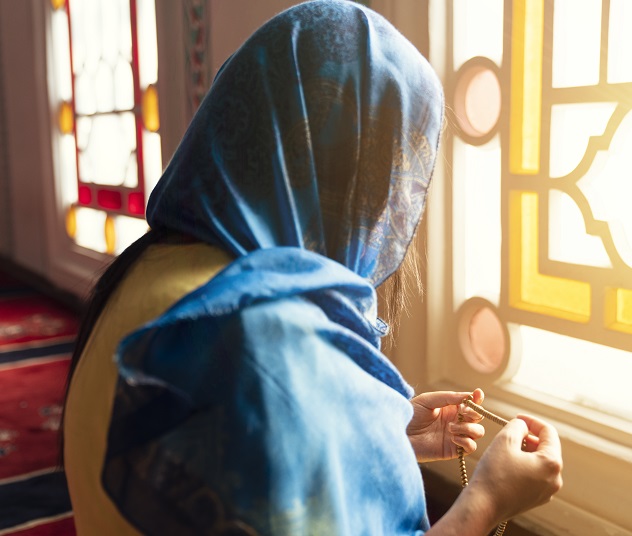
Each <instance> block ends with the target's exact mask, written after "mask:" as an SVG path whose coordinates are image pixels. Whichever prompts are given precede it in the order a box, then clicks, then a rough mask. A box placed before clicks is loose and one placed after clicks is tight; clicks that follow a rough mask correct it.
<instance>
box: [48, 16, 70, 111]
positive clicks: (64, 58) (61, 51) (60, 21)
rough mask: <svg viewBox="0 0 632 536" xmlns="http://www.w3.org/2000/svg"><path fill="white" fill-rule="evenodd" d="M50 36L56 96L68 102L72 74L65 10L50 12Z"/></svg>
mask: <svg viewBox="0 0 632 536" xmlns="http://www.w3.org/2000/svg"><path fill="white" fill-rule="evenodd" d="M51 38H52V41H53V63H54V65H53V68H54V71H53V72H54V73H55V75H54V76H55V91H56V98H57V99H59V100H61V101H66V102H70V100H71V99H72V76H71V73H70V41H69V37H68V17H67V15H66V11H65V10H63V9H58V10H56V11H53V13H52V14H51Z"/></svg>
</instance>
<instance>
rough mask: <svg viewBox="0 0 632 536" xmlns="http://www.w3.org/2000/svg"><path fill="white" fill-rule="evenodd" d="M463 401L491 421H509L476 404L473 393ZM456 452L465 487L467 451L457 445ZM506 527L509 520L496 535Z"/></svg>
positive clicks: (503, 422) (497, 530)
mask: <svg viewBox="0 0 632 536" xmlns="http://www.w3.org/2000/svg"><path fill="white" fill-rule="evenodd" d="M462 403H463V404H464V405H466V406H467V407H469V408H472V409H473V410H474V411H476V413H478V414H479V415H482V416H483V417H485V418H486V419H489V420H490V421H492V422H495V423H496V424H499V425H500V426H505V425H506V424H507V423H508V422H509V421H507V420H505V419H503V418H502V417H499V416H498V415H495V414H494V413H492V412H491V411H487V410H486V409H485V408H483V407H482V406H479V405H478V404H475V403H474V402H473V401H472V395H469V396H468V397H466V398H464V399H463V402H462ZM459 422H463V415H462V414H461V413H459ZM456 452H457V454H458V455H459V470H460V472H461V484H462V485H463V487H465V486H467V485H468V479H467V469H466V468H465V452H464V451H463V447H460V446H457V447H456ZM505 528H507V522H506V521H503V522H502V523H501V524H500V525H498V527H497V528H496V532H495V533H494V536H502V534H503V533H504V532H505Z"/></svg>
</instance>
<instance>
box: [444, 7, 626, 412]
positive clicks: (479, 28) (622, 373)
mask: <svg viewBox="0 0 632 536" xmlns="http://www.w3.org/2000/svg"><path fill="white" fill-rule="evenodd" d="M448 10H449V14H450V16H449V20H450V21H451V24H452V35H453V39H452V42H451V43H448V72H447V81H448V83H447V92H448V103H449V107H450V114H449V115H450V117H451V119H452V121H451V122H452V127H453V128H452V129H450V131H449V132H448V135H447V136H446V139H445V149H446V151H445V152H446V154H447V155H448V162H447V164H448V165H447V166H446V169H447V171H448V178H447V180H448V181H450V184H451V185H452V187H451V191H450V195H449V197H448V199H447V207H448V213H449V214H451V223H452V226H453V237H452V238H453V244H452V251H450V252H449V254H450V256H451V270H452V273H453V276H454V277H453V280H454V286H453V289H452V296H453V310H454V315H455V316H454V318H455V323H456V324H457V325H458V333H459V340H460V347H461V350H462V354H463V358H464V363H466V366H467V367H468V371H469V372H468V374H469V373H473V374H480V375H481V376H480V377H482V378H484V377H488V378H489V379H490V381H491V382H495V383H497V384H498V383H505V384H506V383H507V382H511V384H512V385H513V386H522V387H523V388H524V389H528V390H530V391H532V392H533V391H535V392H539V393H541V394H542V395H544V396H551V397H554V398H551V399H550V400H554V399H557V400H563V401H566V402H569V403H573V404H577V405H580V406H582V407H585V408H591V409H594V410H598V411H599V412H601V413H605V414H609V415H612V416H616V417H619V418H622V419H625V420H628V421H630V420H632V417H631V414H630V412H629V411H628V410H627V406H628V400H629V396H628V393H629V389H628V385H629V381H630V378H632V353H631V350H632V210H631V209H630V206H631V204H630V200H632V180H630V178H631V177H630V170H631V169H632V113H631V110H632V62H631V61H630V50H631V49H632V32H630V28H632V2H630V1H629V0H609V1H608V0H603V1H601V0H583V1H581V2H578V1H577V0H554V1H548V0H547V1H546V2H545V0H514V1H513V2H503V0H477V1H476V2H472V1H471V0H453V1H452V2H450V3H449V7H448Z"/></svg>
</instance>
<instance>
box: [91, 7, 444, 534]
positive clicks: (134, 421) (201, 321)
mask: <svg viewBox="0 0 632 536" xmlns="http://www.w3.org/2000/svg"><path fill="white" fill-rule="evenodd" d="M442 99H443V97H442V91H441V88H440V85H439V82H438V80H437V77H436V75H435V74H434V73H433V72H432V70H431V69H430V67H429V66H428V64H427V62H426V61H425V60H424V59H423V57H422V56H421V55H420V54H419V53H418V52H417V51H416V50H415V49H414V47H413V46H412V45H411V44H410V43H409V42H408V41H406V39H404V37H402V36H401V34H399V33H398V32H397V31H396V30H395V29H394V28H393V27H392V26H391V25H390V24H389V23H388V22H386V21H385V20H384V19H383V18H382V17H380V16H379V15H377V14H376V13H374V12H372V11H371V10H369V9H367V8H365V7H362V6H359V5H357V4H355V3H353V2H349V1H347V0H316V1H313V2H308V3H305V4H301V5H299V6H297V7H295V8H292V9H290V10H288V11H285V12H284V13H282V14H280V15H278V16H277V17H275V18H273V19H272V20H271V21H269V22H268V23H267V24H265V25H264V26H263V27H262V28H261V29H260V30H258V31H257V32H256V33H255V34H254V35H253V36H252V37H251V38H250V39H249V40H248V41H247V42H246V43H245V44H244V45H243V46H242V47H241V48H240V49H239V50H238V51H237V52H236V53H235V54H234V55H233V56H232V57H231V58H230V59H229V60H228V61H227V62H226V63H225V65H224V66H223V67H222V69H221V70H220V72H219V73H218V75H217V77H216V80H215V82H214V83H213V86H212V87H211V90H210V91H209V94H208V95H207V97H206V99H205V100H204V102H203V103H202V105H201V108H200V110H199V111H198V113H197V114H196V116H195V118H194V119H193V122H192V124H191V126H190V128H189V130H188V131H187V133H186V135H185V137H184V139H183V141H182V144H181V146H180V147H179V149H178V150H177V152H176V154H175V156H174V158H173V160H172V162H171V163H170V164H169V166H168V168H167V170H166V171H165V174H164V176H163V178H162V179H161V181H160V182H159V183H158V185H157V187H156V189H155V190H154V193H153V194H152V197H151V199H150V203H149V207H148V217H149V218H148V219H149V222H150V224H151V226H152V227H153V228H167V229H171V230H175V231H180V232H183V233H186V234H188V235H192V236H194V237H196V238H198V239H199V240H201V241H203V242H206V243H209V244H212V245H215V246H219V247H220V248H222V249H224V250H227V251H229V252H231V253H233V254H234V255H235V260H234V261H233V262H232V263H230V264H229V265H228V266H227V267H226V268H225V269H224V270H223V271H221V272H220V273H218V274H217V275H216V276H215V277H213V278H212V279H211V280H210V281H209V282H208V283H206V284H205V285H202V286H201V287H200V288H198V289H196V290H195V291H193V292H191V293H190V294H188V295H187V296H185V297H184V298H182V299H181V300H180V301H179V302H177V303H176V304H174V305H173V306H172V307H171V308H170V309H169V310H168V311H166V312H165V313H164V314H163V315H161V316H160V317H158V318H156V319H155V320H153V321H151V322H150V323H148V324H146V325H145V326H143V327H142V328H140V329H138V330H136V331H135V332H133V333H131V334H130V335H128V336H127V337H126V338H125V339H123V341H121V343H120V344H119V347H118V349H117V355H116V361H117V364H118V368H119V381H118V384H117V390H116V395H115V402H114V407H113V411H112V419H111V423H110V428H109V431H108V447H107V454H106V458H105V461H104V468H103V474H102V477H103V485H104V488H105V489H106V491H107V493H108V494H109V496H110V497H111V499H112V500H113V502H114V503H115V504H116V505H117V507H118V508H119V510H120V511H121V512H122V513H123V514H124V515H125V516H126V517H127V518H128V519H129V520H130V521H131V522H132V523H133V524H134V525H135V526H137V527H138V528H139V529H140V530H142V532H143V533H146V534H213V535H215V534H222V535H228V534H248V535H252V534H255V533H257V534H261V535H266V536H291V535H295V534H314V535H316V534H318V535H319V534H332V535H334V534H367V535H368V534H375V535H385V534H388V535H389V536H395V535H402V536H403V535H407V536H410V535H420V534H422V533H423V531H425V530H427V528H428V526H429V524H428V519H427V516H426V514H425V499H424V492H423V487H422V483H421V479H420V476H419V470H418V467H417V463H416V460H415V456H414V453H413V451H412V447H411V445H410V442H409V441H408V438H407V436H406V426H407V424H408V422H409V421H410V419H411V417H412V407H411V404H410V403H409V401H408V397H410V396H411V395H412V392H413V391H412V389H411V387H410V386H409V385H408V384H407V383H406V382H405V381H404V379H403V378H402V377H401V375H400V374H399V372H398V371H397V370H396V369H395V368H394V367H393V366H392V364H391V363H390V362H389V361H388V360H387V359H386V357H385V356H384V355H383V354H382V353H381V352H380V351H379V347H380V337H381V336H383V335H384V333H385V332H386V327H385V325H384V324H383V323H382V322H381V321H380V320H379V319H378V318H377V307H376V293H375V288H374V286H376V285H378V284H379V283H381V282H382V281H383V280H384V279H385V278H387V277H388V276H389V275H390V274H391V273H393V271H394V270H396V269H397V268H398V266H399V265H400V263H401V262H402V259H403V257H404V255H405V252H406V249H407V247H408V245H409V243H410V241H411V239H412V237H413V235H414V232H415V228H416V226H417V224H418V222H419V220H420V218H421V215H422V213H423V210H424V204H425V199H426V194H427V190H428V184H429V181H430V177H431V174H432V170H433V166H434V160H435V155H436V151H437V144H438V138H439V133H440V129H441V123H442V117H443V115H442V114H443V100H442ZM227 523H228V524H227Z"/></svg>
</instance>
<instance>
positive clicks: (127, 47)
mask: <svg viewBox="0 0 632 536" xmlns="http://www.w3.org/2000/svg"><path fill="white" fill-rule="evenodd" d="M112 1H118V4H119V17H120V18H121V19H120V21H119V25H120V28H121V31H120V33H119V35H118V38H119V42H118V49H119V55H120V56H121V57H122V58H123V59H124V60H125V61H127V62H128V63H132V23H131V19H130V13H129V0H112Z"/></svg>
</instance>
